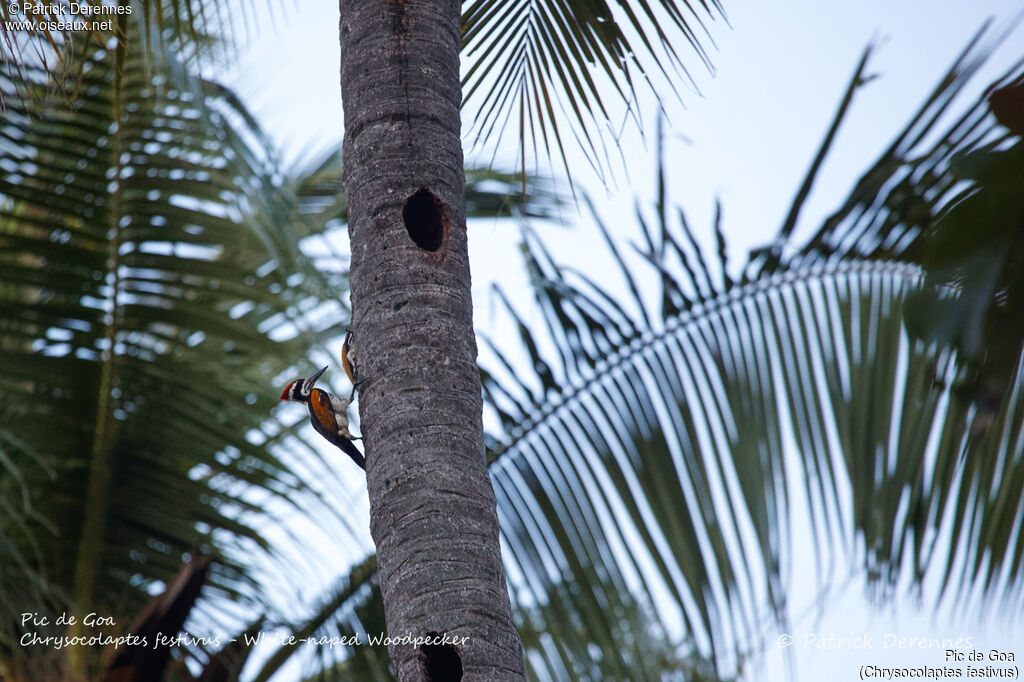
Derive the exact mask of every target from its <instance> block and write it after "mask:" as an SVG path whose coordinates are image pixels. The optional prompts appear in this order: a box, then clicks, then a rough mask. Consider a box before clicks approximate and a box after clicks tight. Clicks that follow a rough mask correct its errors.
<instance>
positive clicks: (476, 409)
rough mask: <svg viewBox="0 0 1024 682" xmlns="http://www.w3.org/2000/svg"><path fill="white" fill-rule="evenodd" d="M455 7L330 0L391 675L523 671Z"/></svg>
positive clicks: (413, 0) (356, 338)
mask: <svg viewBox="0 0 1024 682" xmlns="http://www.w3.org/2000/svg"><path fill="white" fill-rule="evenodd" d="M460 22H461V6H460V4H459V2H455V1H453V0H445V1H443V2H439V1H437V0H434V1H424V0H341V47H342V57H341V85H342V101H343V103H344V114H345V142H344V149H343V158H344V168H345V189H346V192H347V194H348V210H349V237H350V239H351V244H352V265H351V276H350V281H351V291H352V316H353V345H354V346H355V347H356V348H358V354H359V379H360V381H361V382H362V383H360V386H359V389H360V394H359V395H360V398H359V410H360V418H361V420H360V424H361V426H362V435H363V443H364V445H365V448H366V455H367V462H366V473H367V488H368V491H369V497H370V515H371V520H370V530H371V533H372V535H373V539H374V542H375V543H376V545H377V565H378V570H379V577H380V585H381V592H382V593H383V596H384V609H385V614H386V616H387V625H388V634H389V635H390V636H391V638H392V640H391V641H392V644H391V646H390V649H389V653H390V655H391V658H392V661H394V664H395V668H396V672H397V674H398V679H399V680H403V681H405V680H433V681H434V682H440V681H441V680H458V679H465V680H521V679H523V658H522V645H521V643H520V641H519V637H518V634H517V633H516V630H515V627H514V624H513V622H512V617H511V609H510V607H509V599H508V592H507V588H506V585H505V576H504V571H503V568H502V565H501V555H500V551H499V546H498V521H497V513H496V510H495V499H494V491H493V489H492V487H491V482H490V478H489V476H488V473H487V467H486V462H485V458H484V445H483V426H482V423H481V409H482V408H481V389H480V377H479V371H478V369H477V365H476V354H477V348H476V341H475V338H474V333H473V320H472V300H471V298H470V274H469V262H468V251H467V246H466V217H465V199H464V183H465V178H464V173H463V158H462V146H461V139H460V126H461V123H460V118H459V105H460V102H461V87H460V82H459V44H460V39H461V37H460ZM417 638H431V639H430V641H427V642H426V643H424V642H423V640H422V639H419V640H418V639H417ZM445 638H447V639H445Z"/></svg>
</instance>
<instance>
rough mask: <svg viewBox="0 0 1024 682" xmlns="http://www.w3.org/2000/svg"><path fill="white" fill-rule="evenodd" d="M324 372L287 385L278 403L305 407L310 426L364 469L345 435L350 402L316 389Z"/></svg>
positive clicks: (357, 454)
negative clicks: (304, 405) (283, 402)
mask: <svg viewBox="0 0 1024 682" xmlns="http://www.w3.org/2000/svg"><path fill="white" fill-rule="evenodd" d="M326 371H327V368H326V367H324V368H323V369H321V370H320V371H319V372H317V373H316V374H314V375H313V376H311V377H309V378H308V379H296V380H295V381H293V382H291V383H290V384H288V385H287V386H286V387H285V389H284V391H283V392H282V393H281V400H287V401H289V402H293V403H305V404H306V408H307V409H308V410H309V422H310V423H311V424H312V425H313V428H314V429H316V432H317V433H319V434H320V435H321V436H323V437H324V438H326V439H327V440H329V441H330V442H331V443H333V444H334V445H336V446H337V447H339V448H341V450H342V451H344V453H345V454H346V455H348V456H349V457H351V458H352V461H353V462H355V463H356V464H358V465H359V468H360V469H366V459H365V458H364V457H363V453H361V452H359V448H357V447H356V446H355V443H353V442H352V441H353V440H354V439H353V438H352V434H351V433H349V431H348V406H349V403H351V402H352V400H351V398H349V399H345V398H339V397H338V396H336V395H332V394H331V393H328V392H327V391H325V390H323V389H321V388H316V387H315V386H314V384H316V380H317V379H319V378H320V375H321V374H323V373H324V372H326Z"/></svg>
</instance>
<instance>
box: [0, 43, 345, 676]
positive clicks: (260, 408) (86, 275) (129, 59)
mask: <svg viewBox="0 0 1024 682" xmlns="http://www.w3.org/2000/svg"><path fill="white" fill-rule="evenodd" d="M136 39H137V34H136V33H134V28H133V29H132V32H130V33H128V35H127V40H128V41H132V40H136ZM73 44H76V45H78V47H81V48H82V49H81V50H79V51H77V52H76V51H72V52H69V53H68V54H67V55H66V56H65V61H66V63H67V64H69V65H72V66H73V68H74V70H75V72H74V78H75V79H76V81H77V83H78V84H79V89H78V91H77V96H76V97H74V98H71V99H69V98H68V97H67V96H66V94H64V93H63V92H61V91H60V90H59V89H57V90H55V89H54V88H53V87H52V81H51V78H50V75H49V74H48V73H47V71H46V69H45V68H43V67H35V66H33V65H25V64H22V65H20V66H19V67H18V68H17V69H15V68H14V66H13V65H12V64H11V63H9V62H5V63H4V68H3V70H2V71H0V89H3V91H4V92H5V93H11V92H13V91H14V90H15V88H19V87H20V88H26V89H28V90H29V92H28V94H29V97H27V98H9V99H8V101H7V105H6V109H4V110H3V112H2V119H0V206H2V207H3V213H2V215H0V261H2V265H0V356H2V357H3V366H4V367H5V372H4V376H3V378H2V379H0V394H2V396H3V400H2V403H3V405H4V406H5V407H4V408H3V409H2V410H0V467H2V468H3V475H2V476H0V486H2V487H3V488H4V491H3V492H4V495H3V497H4V500H5V502H4V509H3V515H2V525H0V542H2V543H3V544H4V546H5V549H6V551H4V552H3V557H4V559H3V569H2V571H0V573H2V574H3V576H4V578H3V580H4V583H5V585H4V587H5V592H4V594H5V596H4V598H3V599H0V602H2V604H3V611H4V613H5V614H8V615H12V614H14V613H20V612H24V611H33V610H37V611H40V612H45V613H51V614H52V613H57V614H59V613H60V612H61V611H62V610H67V611H68V612H69V613H70V612H71V611H72V608H73V607H75V606H78V607H81V608H89V609H91V610H94V611H96V612H99V613H101V614H109V615H114V616H115V617H116V618H117V620H118V623H119V625H120V626H121V627H127V626H128V625H129V624H130V621H131V619H132V617H133V615H134V614H135V613H136V612H137V611H138V609H140V608H141V607H142V606H143V605H144V604H145V603H146V601H147V600H148V598H149V593H148V590H149V589H151V588H152V587H153V586H155V585H158V584H159V583H160V582H166V581H168V580H169V579H170V578H171V577H173V576H174V575H175V574H176V572H177V570H178V567H179V566H180V564H181V561H182V557H183V556H186V555H188V554H195V553H197V552H203V553H208V554H213V555H214V556H215V557H216V559H217V563H216V564H215V566H214V569H213V571H212V572H211V575H210V578H209V580H208V585H209V587H208V592H207V593H206V594H207V595H209V596H212V595H219V596H220V598H221V599H227V600H230V601H240V602H241V603H243V604H248V607H247V608H249V609H260V610H264V609H268V608H273V606H274V599H273V598H272V595H269V594H266V593H263V592H262V590H261V588H260V586H259V585H257V584H256V583H255V582H254V580H253V575H254V571H255V570H256V568H257V567H258V566H259V565H260V562H273V561H280V560H281V555H280V548H278V547H275V545H274V544H273V543H271V542H270V541H269V540H268V539H267V536H266V535H265V534H264V530H265V528H266V527H267V526H268V525H269V526H273V525H275V524H276V523H277V519H279V518H280V517H281V516H282V515H284V514H285V513H287V511H286V510H288V509H298V510H300V511H302V512H303V513H306V514H312V515H316V516H317V517H318V518H320V519H321V521H322V522H323V523H325V524H329V525H330V524H333V525H336V526H337V527H338V528H339V529H340V530H339V533H341V534H342V536H343V537H344V535H345V534H348V533H349V531H348V530H346V529H345V522H344V520H343V519H338V518H337V516H336V513H335V512H333V511H331V508H330V507H329V506H327V505H326V504H324V503H323V501H322V499H321V494H323V493H325V492H326V491H327V490H329V489H331V487H332V486H334V487H335V488H336V489H340V486H339V484H338V481H337V480H336V479H335V478H334V477H333V476H330V475H327V476H325V475H324V472H325V471H326V472H329V471H330V470H331V469H332V467H333V466H334V465H335V464H336V463H334V462H327V461H320V460H319V458H318V457H316V456H315V455H314V460H312V463H311V465H309V466H307V468H306V469H305V471H310V470H317V471H316V473H314V474H313V477H314V478H311V479H309V480H306V479H305V478H304V476H305V475H309V474H300V473H298V472H299V471H302V470H297V469H294V468H293V462H292V461H291V457H289V456H285V455H282V453H283V452H284V450H283V449H282V448H280V447H277V446H276V444H278V443H280V442H281V440H282V438H284V437H285V436H286V435H287V434H288V433H290V425H291V424H292V423H293V422H288V423H281V422H277V421H275V420H271V419H269V418H268V415H269V413H270V411H271V409H272V408H273V407H274V406H275V405H276V404H277V402H278V401H277V393H276V392H273V391H274V388H273V387H275V386H280V385H283V383H284V381H285V380H287V379H288V378H290V377H291V375H292V373H293V372H295V373H298V371H299V370H305V369H308V368H305V367H296V358H298V357H302V356H304V355H305V351H306V349H307V348H308V346H309V345H310V344H311V343H314V342H316V341H317V340H318V339H324V338H328V337H332V336H336V335H337V334H338V333H339V329H337V328H334V327H327V328H321V327H314V326H312V323H311V322H309V321H308V320H307V317H306V313H307V312H308V311H309V310H310V309H311V307H313V306H316V305H322V303H323V301H324V300H325V299H327V300H330V299H331V298H333V299H334V300H338V298H340V294H341V290H340V289H339V288H338V287H337V286H336V283H334V282H332V281H329V280H326V279H324V278H323V277H321V276H320V275H319V274H318V273H317V272H316V270H315V269H313V267H312V266H311V264H310V263H309V261H308V260H307V259H306V258H305V257H304V256H303V255H302V253H301V252H300V251H299V249H298V246H297V244H298V239H299V237H301V236H302V235H303V234H305V233H307V232H308V230H309V227H308V226H307V225H306V224H305V221H304V219H303V218H302V216H301V215H300V214H299V212H298V210H297V201H296V199H295V198H294V197H293V196H291V195H290V194H289V193H288V192H286V191H284V190H283V189H282V188H281V186H280V185H279V184H278V181H277V180H276V179H275V178H276V176H277V175H278V170H277V167H276V163H275V161H274V159H273V158H272V157H271V156H269V155H268V153H267V152H266V149H267V148H268V146H267V145H266V140H265V139H264V138H263V136H262V133H261V132H260V131H259V129H258V127H256V126H255V124H254V122H253V121H252V119H251V118H249V117H248V115H247V114H246V113H245V111H244V109H242V108H241V107H240V105H239V103H238V102H237V100H235V99H234V97H233V95H231V93H230V92H228V91H226V90H225V89H224V88H222V87H221V86H219V85H217V84H215V83H212V82H199V81H195V80H191V79H189V78H188V77H186V75H185V73H184V71H183V70H182V69H181V65H180V64H178V63H177V62H175V60H174V57H173V56H172V55H171V54H169V53H165V54H163V55H162V57H161V61H160V62H159V64H160V67H159V68H155V67H154V65H153V63H145V62H144V61H143V58H142V56H141V52H140V51H138V50H122V49H117V50H115V51H113V52H105V51H102V50H95V49H94V48H95V46H94V45H90V44H89V43H88V41H78V42H77V43H73ZM133 44H135V43H133ZM26 76H27V77H28V80H25V77H26ZM335 305H336V304H335ZM335 318H336V316H335ZM288 416H289V418H290V419H296V420H297V418H298V416H299V415H294V416H293V415H288ZM311 451H312V450H311ZM312 452H315V451H312ZM321 470H322V471H321ZM314 479H315V480H317V481H318V486H310V485H309V482H310V480H314ZM83 491H88V492H87V493H86V494H85V495H83V494H82V493H83ZM293 568H294V566H293ZM305 570H308V567H306V568H305ZM200 604H201V607H200V612H199V613H197V615H196V616H195V617H196V619H197V620H196V622H198V623H205V624H206V626H207V627H209V628H211V629H210V631H211V632H218V633H221V634H223V633H225V632H231V631H234V630H235V629H236V627H240V625H241V624H242V623H244V622H245V621H244V620H243V619H247V618H249V616H247V615H240V616H239V617H238V618H235V617H233V616H231V615H230V614H231V612H232V610H231V609H223V608H217V607H215V606H212V602H210V601H203V600H201V602H200ZM20 622H21V620H20V618H15V617H10V618H8V617H5V618H4V623H5V624H6V625H5V627H4V629H3V631H2V640H0V645H2V647H3V651H4V653H3V657H4V659H9V658H10V657H12V656H13V657H14V658H18V657H19V656H25V655H30V654H31V653H32V650H31V649H26V648H24V647H21V646H19V645H18V637H20V634H21V632H22V628H21V627H20V626H19V624H20Z"/></svg>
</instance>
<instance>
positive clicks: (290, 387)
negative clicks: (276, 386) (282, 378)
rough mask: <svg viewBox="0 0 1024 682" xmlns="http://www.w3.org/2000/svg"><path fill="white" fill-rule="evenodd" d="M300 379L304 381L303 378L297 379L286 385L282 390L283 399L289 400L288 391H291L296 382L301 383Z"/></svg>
mask: <svg viewBox="0 0 1024 682" xmlns="http://www.w3.org/2000/svg"><path fill="white" fill-rule="evenodd" d="M300 381H302V379H296V380H295V381H293V382H292V383H290V384H288V385H287V386H285V387H284V390H283V391H281V400H288V393H290V392H291V390H292V386H294V385H295V384H297V383H299V382H300Z"/></svg>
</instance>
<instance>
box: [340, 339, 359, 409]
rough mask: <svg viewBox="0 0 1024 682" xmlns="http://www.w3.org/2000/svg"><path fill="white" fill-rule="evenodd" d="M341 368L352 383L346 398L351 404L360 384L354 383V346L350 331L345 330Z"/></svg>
mask: <svg viewBox="0 0 1024 682" xmlns="http://www.w3.org/2000/svg"><path fill="white" fill-rule="evenodd" d="M341 368H342V369H344V370H345V374H347V375H348V380H349V381H351V382H352V393H350V394H349V396H348V400H349V402H352V399H353V398H355V397H356V387H358V386H359V384H360V382H358V381H356V346H355V344H354V343H353V339H352V330H351V329H346V330H345V342H344V343H342V344H341Z"/></svg>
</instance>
